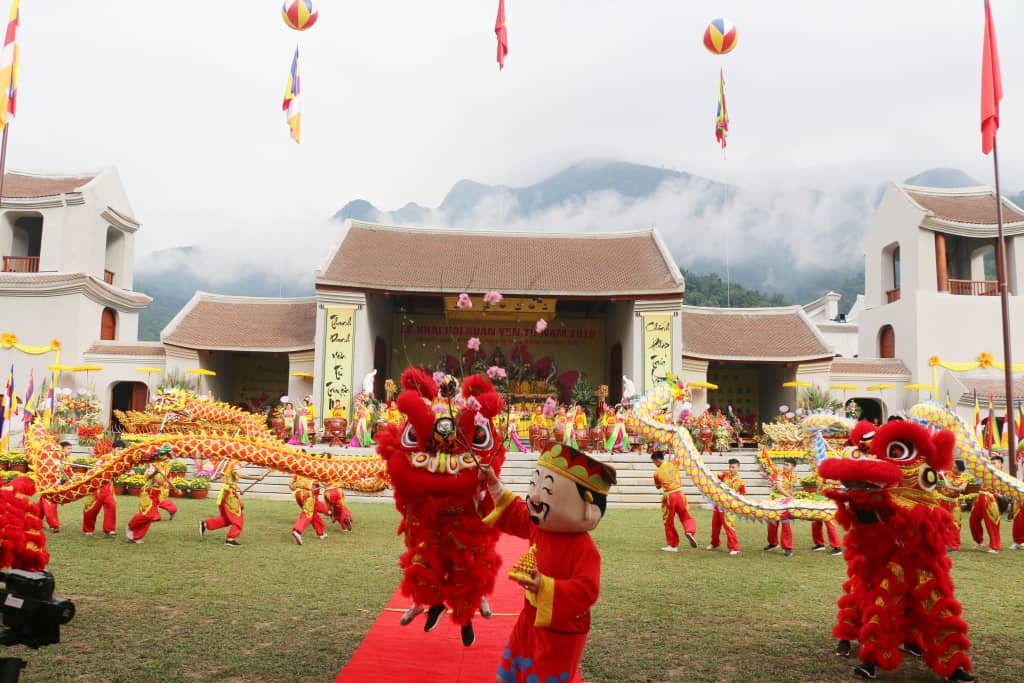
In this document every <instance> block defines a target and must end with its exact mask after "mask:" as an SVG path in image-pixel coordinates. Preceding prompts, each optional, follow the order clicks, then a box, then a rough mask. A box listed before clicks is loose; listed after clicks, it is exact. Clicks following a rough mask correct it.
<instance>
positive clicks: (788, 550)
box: [782, 548, 793, 557]
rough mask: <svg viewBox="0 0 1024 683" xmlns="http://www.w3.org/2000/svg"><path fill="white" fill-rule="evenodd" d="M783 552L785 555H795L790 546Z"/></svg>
mask: <svg viewBox="0 0 1024 683" xmlns="http://www.w3.org/2000/svg"><path fill="white" fill-rule="evenodd" d="M782 554H783V555H785V556H786V557H792V556H793V551H792V550H791V549H789V548H786V550H785V551H784V552H783V553H782Z"/></svg>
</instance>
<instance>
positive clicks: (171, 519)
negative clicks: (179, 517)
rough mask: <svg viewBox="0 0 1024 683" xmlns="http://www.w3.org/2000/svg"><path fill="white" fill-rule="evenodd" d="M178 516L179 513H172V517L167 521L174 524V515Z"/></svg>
mask: <svg viewBox="0 0 1024 683" xmlns="http://www.w3.org/2000/svg"><path fill="white" fill-rule="evenodd" d="M176 514H178V513H177V512H172V513H171V516H170V517H168V518H167V521H168V522H173V521H174V515H176Z"/></svg>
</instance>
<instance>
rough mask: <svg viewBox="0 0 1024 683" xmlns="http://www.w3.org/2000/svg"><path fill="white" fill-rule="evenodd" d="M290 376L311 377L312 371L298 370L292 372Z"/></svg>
mask: <svg viewBox="0 0 1024 683" xmlns="http://www.w3.org/2000/svg"><path fill="white" fill-rule="evenodd" d="M292 377H301V378H303V379H313V373H312V372H306V371H305V370H299V371H296V372H293V373H292Z"/></svg>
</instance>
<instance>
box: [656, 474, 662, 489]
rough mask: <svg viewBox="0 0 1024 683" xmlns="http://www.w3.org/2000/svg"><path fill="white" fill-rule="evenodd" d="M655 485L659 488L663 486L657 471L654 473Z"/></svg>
mask: <svg viewBox="0 0 1024 683" xmlns="http://www.w3.org/2000/svg"><path fill="white" fill-rule="evenodd" d="M654 486H655V487H656V488H659V489H660V488H661V479H659V478H658V473H657V472H655V473H654Z"/></svg>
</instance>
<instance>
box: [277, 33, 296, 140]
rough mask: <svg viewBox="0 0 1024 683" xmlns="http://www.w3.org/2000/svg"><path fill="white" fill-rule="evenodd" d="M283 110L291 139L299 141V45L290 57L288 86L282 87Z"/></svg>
mask: <svg viewBox="0 0 1024 683" xmlns="http://www.w3.org/2000/svg"><path fill="white" fill-rule="evenodd" d="M281 109H282V111H284V112H285V115H284V117H285V120H286V121H287V122H288V128H289V129H290V130H291V134H292V140H295V142H296V143H298V142H299V46H298V45H296V46H295V56H294V57H292V68H291V71H289V72H288V87H287V88H285V89H284V104H283V105H282V106H281Z"/></svg>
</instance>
